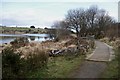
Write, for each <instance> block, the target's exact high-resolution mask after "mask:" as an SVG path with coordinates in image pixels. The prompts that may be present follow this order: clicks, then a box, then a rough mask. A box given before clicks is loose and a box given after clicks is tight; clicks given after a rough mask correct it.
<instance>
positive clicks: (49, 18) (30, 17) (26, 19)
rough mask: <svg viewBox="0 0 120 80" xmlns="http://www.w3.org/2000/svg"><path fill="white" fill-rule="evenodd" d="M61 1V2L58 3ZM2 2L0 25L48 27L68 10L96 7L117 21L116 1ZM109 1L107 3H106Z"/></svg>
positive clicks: (22, 0) (21, 0)
mask: <svg viewBox="0 0 120 80" xmlns="http://www.w3.org/2000/svg"><path fill="white" fill-rule="evenodd" d="M60 1H61V2H60ZM60 1H57V0H56V1H55V0H49V2H47V1H46V0H44V2H43V0H42V1H41V0H39V1H38V0H34V2H33V0H29V1H28V0H19V1H16V0H2V3H1V4H2V5H1V6H0V13H1V14H0V19H1V20H0V25H5V26H24V27H26V26H28V27H29V26H31V25H34V26H36V27H41V28H44V27H50V26H51V25H52V24H53V22H54V21H56V20H57V21H59V20H63V19H64V18H65V15H66V14H67V11H68V10H69V9H76V8H84V9H87V8H89V7H90V6H91V5H97V6H98V8H99V9H105V10H106V11H107V12H108V14H109V15H110V16H112V17H114V18H115V20H118V0H114V1H113V0H100V1H97V2H95V0H91V1H89V2H88V1H87V0H84V2H83V1H80V0H79V1H78V0H74V1H73V0H67V1H66V2H64V0H60ZM108 1H109V2H108Z"/></svg>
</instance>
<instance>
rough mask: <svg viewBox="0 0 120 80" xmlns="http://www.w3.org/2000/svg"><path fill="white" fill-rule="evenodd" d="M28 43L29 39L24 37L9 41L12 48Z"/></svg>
mask: <svg viewBox="0 0 120 80" xmlns="http://www.w3.org/2000/svg"><path fill="white" fill-rule="evenodd" d="M28 43H29V41H28V39H27V38H26V37H20V38H16V39H15V40H14V41H12V42H10V44H11V45H12V47H14V48H20V47H23V46H26V45H27V44H28Z"/></svg>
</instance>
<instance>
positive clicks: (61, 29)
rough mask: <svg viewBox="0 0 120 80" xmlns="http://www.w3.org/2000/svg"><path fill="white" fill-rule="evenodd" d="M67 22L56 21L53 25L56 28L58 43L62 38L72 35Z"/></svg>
mask: <svg viewBox="0 0 120 80" xmlns="http://www.w3.org/2000/svg"><path fill="white" fill-rule="evenodd" d="M67 26H68V25H67V22H66V21H56V22H54V24H53V25H52V27H53V28H55V30H56V31H55V37H56V40H57V41H58V40H59V39H60V38H63V37H64V38H65V36H68V35H69V34H70V30H69V29H68V27H67Z"/></svg>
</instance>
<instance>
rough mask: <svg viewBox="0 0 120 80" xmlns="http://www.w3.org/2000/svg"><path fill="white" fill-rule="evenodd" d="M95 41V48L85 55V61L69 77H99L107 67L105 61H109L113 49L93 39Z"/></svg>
mask: <svg viewBox="0 0 120 80" xmlns="http://www.w3.org/2000/svg"><path fill="white" fill-rule="evenodd" d="M95 43H96V49H95V50H94V51H93V53H92V54H90V55H88V56H87V58H86V61H85V62H83V63H82V64H81V66H80V68H79V69H77V70H76V71H75V73H73V74H72V75H71V76H70V77H71V78H100V75H101V73H102V72H104V70H105V68H106V67H107V64H106V62H108V61H111V58H112V57H111V55H113V50H112V48H111V47H109V46H108V45H106V44H105V43H103V42H100V41H95Z"/></svg>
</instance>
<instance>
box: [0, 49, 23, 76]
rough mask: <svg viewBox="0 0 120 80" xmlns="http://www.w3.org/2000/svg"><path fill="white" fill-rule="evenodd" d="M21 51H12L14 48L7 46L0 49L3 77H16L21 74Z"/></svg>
mask: <svg viewBox="0 0 120 80" xmlns="http://www.w3.org/2000/svg"><path fill="white" fill-rule="evenodd" d="M20 56H21V53H14V49H13V48H11V47H7V48H5V49H4V50H3V51H2V71H3V72H2V75H3V78H7V77H9V78H10V77H12V78H13V77H14V78H15V77H18V76H19V75H20V74H21V69H20V68H21V66H22V59H21V57H20Z"/></svg>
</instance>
